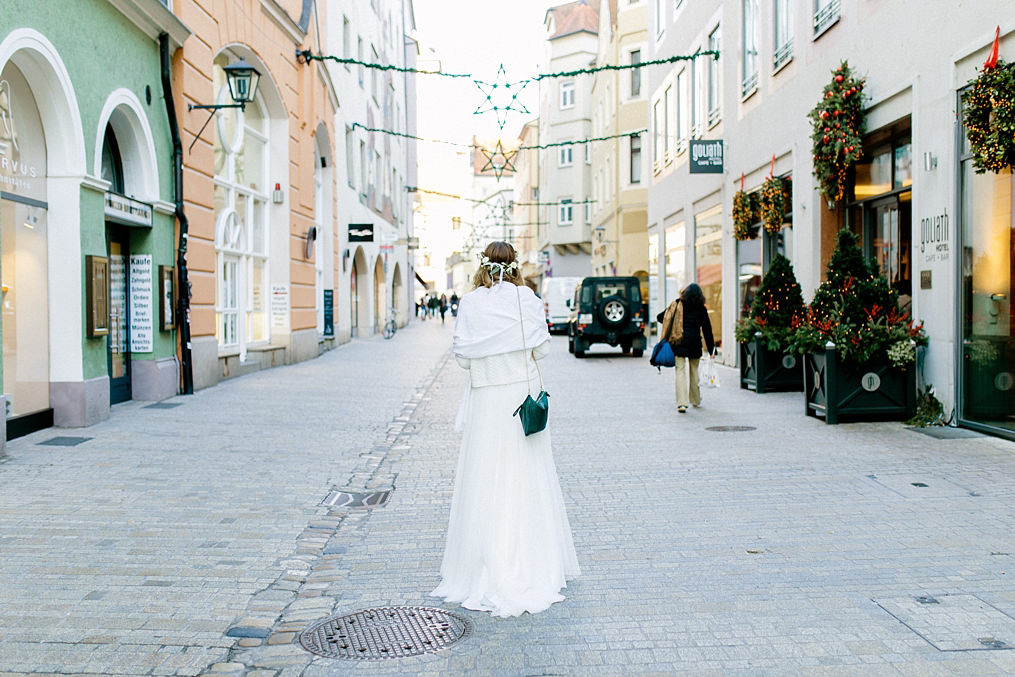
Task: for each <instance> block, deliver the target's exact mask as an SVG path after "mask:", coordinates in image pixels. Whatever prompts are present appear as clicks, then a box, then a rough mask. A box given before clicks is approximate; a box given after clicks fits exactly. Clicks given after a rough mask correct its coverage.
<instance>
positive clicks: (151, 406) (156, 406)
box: [141, 402, 183, 409]
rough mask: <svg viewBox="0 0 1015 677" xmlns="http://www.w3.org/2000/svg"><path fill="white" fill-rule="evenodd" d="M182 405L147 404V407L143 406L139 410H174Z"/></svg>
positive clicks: (165, 403) (171, 403) (166, 403)
mask: <svg viewBox="0 0 1015 677" xmlns="http://www.w3.org/2000/svg"><path fill="white" fill-rule="evenodd" d="M182 405H183V402H155V403H154V404H148V405H145V406H143V407H141V408H142V409H176V408H177V407H179V406H182Z"/></svg>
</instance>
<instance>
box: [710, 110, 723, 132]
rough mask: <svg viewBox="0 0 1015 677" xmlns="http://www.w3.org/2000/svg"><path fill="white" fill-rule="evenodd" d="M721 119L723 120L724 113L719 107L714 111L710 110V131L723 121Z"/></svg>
mask: <svg viewBox="0 0 1015 677" xmlns="http://www.w3.org/2000/svg"><path fill="white" fill-rule="evenodd" d="M721 119H722V111H721V110H720V109H719V108H718V107H716V108H713V109H712V110H710V111H709V112H708V127H709V129H711V128H712V127H715V126H716V125H717V124H718V123H719V120H721Z"/></svg>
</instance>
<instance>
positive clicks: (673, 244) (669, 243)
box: [664, 222, 687, 303]
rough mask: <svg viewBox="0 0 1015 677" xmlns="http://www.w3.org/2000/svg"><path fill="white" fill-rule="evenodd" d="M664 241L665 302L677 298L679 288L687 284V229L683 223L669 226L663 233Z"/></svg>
mask: <svg viewBox="0 0 1015 677" xmlns="http://www.w3.org/2000/svg"><path fill="white" fill-rule="evenodd" d="M665 237H666V240H665V242H664V245H665V247H666V259H665V261H664V263H665V264H666V270H665V274H666V287H665V293H666V302H667V303H669V302H670V301H672V300H673V299H675V298H677V295H678V294H680V290H681V288H682V287H683V286H684V285H685V284H687V262H686V251H687V228H686V227H685V226H684V223H683V222H681V223H677V224H675V225H672V226H669V227H667V228H666V231H665Z"/></svg>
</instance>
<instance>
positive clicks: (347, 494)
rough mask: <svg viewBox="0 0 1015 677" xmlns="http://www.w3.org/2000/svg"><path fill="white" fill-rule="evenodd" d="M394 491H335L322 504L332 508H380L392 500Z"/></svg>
mask: <svg viewBox="0 0 1015 677" xmlns="http://www.w3.org/2000/svg"><path fill="white" fill-rule="evenodd" d="M392 491H393V489H382V490H379V491H368V492H358V491H339V490H333V491H330V492H328V495H327V496H326V497H325V499H324V500H323V501H322V502H321V505H326V506H329V507H332V508H379V507H381V506H382V505H384V504H385V503H387V502H388V499H389V498H391V492H392Z"/></svg>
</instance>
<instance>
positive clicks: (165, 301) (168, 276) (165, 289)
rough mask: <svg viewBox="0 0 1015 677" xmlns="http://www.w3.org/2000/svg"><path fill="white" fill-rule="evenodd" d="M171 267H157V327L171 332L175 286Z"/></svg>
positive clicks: (174, 319) (174, 313)
mask: <svg viewBox="0 0 1015 677" xmlns="http://www.w3.org/2000/svg"><path fill="white" fill-rule="evenodd" d="M175 272H176V269H175V268H173V267H172V266H159V327H160V328H161V329H162V331H171V330H172V329H173V327H175V326H176V286H175V283H174V279H175V276H174V273H175Z"/></svg>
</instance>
